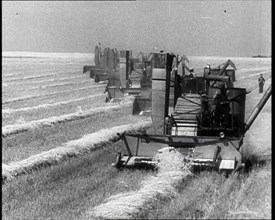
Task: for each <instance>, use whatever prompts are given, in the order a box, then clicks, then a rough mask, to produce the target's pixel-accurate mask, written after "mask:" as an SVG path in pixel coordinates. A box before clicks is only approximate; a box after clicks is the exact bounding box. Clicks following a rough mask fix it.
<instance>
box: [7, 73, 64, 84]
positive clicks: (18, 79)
mask: <svg viewBox="0 0 275 220" xmlns="http://www.w3.org/2000/svg"><path fill="white" fill-rule="evenodd" d="M64 74H68V73H66V72H61V73H52V74H45V75H41V76H38V75H36V76H27V77H18V78H12V79H6V80H4V81H5V82H13V81H21V80H28V79H38V78H44V77H48V76H57V75H64Z"/></svg>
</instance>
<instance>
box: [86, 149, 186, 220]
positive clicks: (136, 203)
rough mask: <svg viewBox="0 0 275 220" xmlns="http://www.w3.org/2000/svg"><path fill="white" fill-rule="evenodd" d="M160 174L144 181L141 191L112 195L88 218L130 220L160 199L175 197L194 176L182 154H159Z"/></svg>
mask: <svg viewBox="0 0 275 220" xmlns="http://www.w3.org/2000/svg"><path fill="white" fill-rule="evenodd" d="M156 159H157V160H159V164H158V167H159V172H158V174H157V175H155V176H151V177H150V178H149V179H146V180H144V181H143V182H142V187H141V189H140V190H138V191H131V192H127V193H121V194H118V195H114V196H111V197H110V198H108V199H107V201H106V202H105V203H103V204H101V205H98V206H96V207H94V208H93V209H92V210H90V211H88V212H87V214H86V217H87V219H94V218H95V217H100V218H103V219H130V218H134V216H135V215H136V214H138V213H139V211H140V210H142V209H148V208H149V209H150V208H151V207H152V204H153V203H154V201H155V200H156V199H159V198H165V199H169V198H172V197H173V196H174V195H175V194H176V193H177V191H176V188H175V187H176V186H177V185H178V184H180V183H181V182H182V181H183V180H184V179H186V178H187V177H188V176H189V175H191V172H190V169H189V164H187V163H185V162H184V157H183V156H182V155H181V154H180V153H179V152H178V151H171V152H169V151H166V152H163V153H162V154H159V155H157V158H156Z"/></svg>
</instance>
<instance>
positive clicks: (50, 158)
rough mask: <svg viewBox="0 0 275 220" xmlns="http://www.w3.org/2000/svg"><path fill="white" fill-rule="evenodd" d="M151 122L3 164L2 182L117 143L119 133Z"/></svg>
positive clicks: (103, 132)
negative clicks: (101, 146)
mask: <svg viewBox="0 0 275 220" xmlns="http://www.w3.org/2000/svg"><path fill="white" fill-rule="evenodd" d="M151 123H152V122H151V120H146V121H141V122H139V123H136V124H126V125H122V126H116V127H113V128H109V129H102V130H100V131H98V132H95V133H91V134H87V135H84V136H83V137H82V138H80V139H77V140H73V141H69V142H67V143H65V144H64V145H63V146H61V147H58V148H54V149H52V150H49V151H45V152H43V153H40V154H37V155H33V156H31V157H29V158H27V159H25V160H21V161H18V162H12V163H10V164H9V165H6V164H2V181H3V180H6V179H11V178H12V177H14V176H18V175H20V174H24V173H27V172H31V171H33V170H35V169H38V168H39V167H41V166H45V165H52V164H55V163H58V162H60V161H64V160H66V159H68V158H70V157H77V156H80V155H83V154H84V153H86V152H89V151H90V150H92V149H95V148H96V147H97V146H100V145H102V144H104V143H107V142H110V141H115V140H116V139H117V137H118V136H117V132H124V131H137V130H141V129H145V128H148V127H150V126H151Z"/></svg>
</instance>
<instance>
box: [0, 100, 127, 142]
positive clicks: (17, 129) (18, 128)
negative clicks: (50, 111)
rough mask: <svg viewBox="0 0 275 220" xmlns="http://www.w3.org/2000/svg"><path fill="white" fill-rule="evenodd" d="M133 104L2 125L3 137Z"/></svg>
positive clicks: (125, 103)
mask: <svg viewBox="0 0 275 220" xmlns="http://www.w3.org/2000/svg"><path fill="white" fill-rule="evenodd" d="M131 105H132V101H126V102H124V103H122V104H120V103H119V104H117V105H114V106H108V107H100V108H94V109H91V110H89V111H83V112H76V113H72V114H67V115H62V116H58V117H51V118H45V119H41V120H35V121H31V122H27V123H23V124H14V125H7V126H5V127H2V137H6V136H10V135H13V134H18V133H21V132H25V131H28V130H30V129H35V128H38V127H42V126H52V125H54V124H57V123H61V122H66V121H74V120H78V119H83V118H87V117H90V116H91V115H93V114H95V113H100V112H106V111H110V110H115V109H120V108H122V107H123V106H124V107H127V106H131Z"/></svg>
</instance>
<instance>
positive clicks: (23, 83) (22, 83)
mask: <svg viewBox="0 0 275 220" xmlns="http://www.w3.org/2000/svg"><path fill="white" fill-rule="evenodd" d="M84 77H85V78H87V76H85V75H80V76H71V77H69V76H67V77H64V78H54V79H47V80H40V81H39V80H37V81H30V82H21V83H18V82H10V83H6V84H7V85H12V86H20V85H26V84H35V83H47V82H55V81H59V82H60V81H65V80H71V79H77V78H84Z"/></svg>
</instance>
